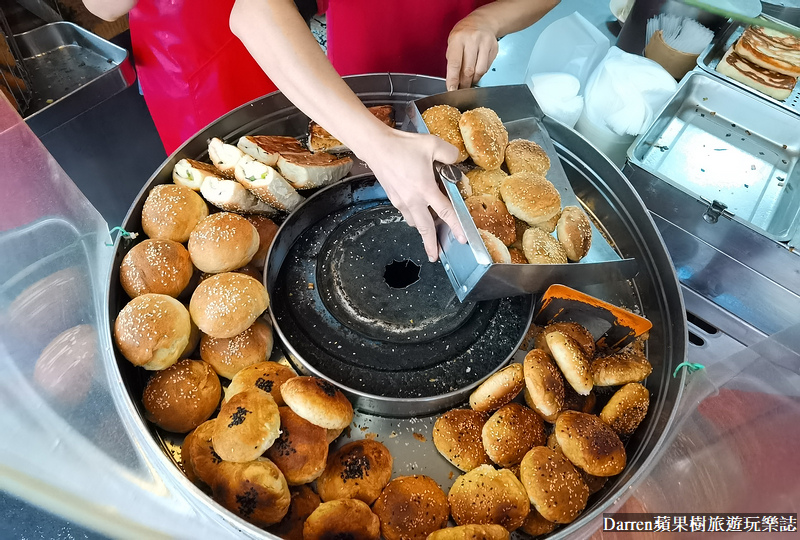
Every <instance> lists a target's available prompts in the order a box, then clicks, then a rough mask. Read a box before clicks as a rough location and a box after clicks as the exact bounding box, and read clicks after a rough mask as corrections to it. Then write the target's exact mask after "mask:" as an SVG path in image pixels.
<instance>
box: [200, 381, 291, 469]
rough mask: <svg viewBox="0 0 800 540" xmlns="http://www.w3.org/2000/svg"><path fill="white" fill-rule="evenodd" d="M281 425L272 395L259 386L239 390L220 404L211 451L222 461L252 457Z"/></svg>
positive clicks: (269, 443)
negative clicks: (212, 449)
mask: <svg viewBox="0 0 800 540" xmlns="http://www.w3.org/2000/svg"><path fill="white" fill-rule="evenodd" d="M280 428H281V416H280V413H279V412H278V406H277V405H276V404H275V400H274V399H272V396H271V395H269V394H268V393H267V392H264V391H262V390H259V389H258V388H253V389H250V390H245V391H243V392H239V393H238V394H236V395H235V396H233V397H231V398H230V399H228V401H226V402H224V403H223V404H222V406H221V407H220V408H219V414H218V415H217V423H216V425H215V426H214V435H213V438H212V441H213V443H214V451H215V452H216V453H217V454H219V456H220V457H221V458H222V459H224V460H225V461H235V462H237V463H242V462H245V461H253V460H254V459H256V458H258V457H259V456H260V455H261V454H263V453H264V452H265V451H266V450H267V448H269V447H270V446H272V443H274V442H275V440H276V439H277V438H278V436H279V435H280V432H281V429H280ZM281 477H283V475H282V474H281ZM284 481H285V480H284Z"/></svg>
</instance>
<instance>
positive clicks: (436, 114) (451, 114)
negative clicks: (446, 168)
mask: <svg viewBox="0 0 800 540" xmlns="http://www.w3.org/2000/svg"><path fill="white" fill-rule="evenodd" d="M422 120H423V121H424V122H425V125H426V126H427V127H428V131H429V132H430V133H431V134H432V135H436V136H437V137H439V138H441V139H444V140H445V141H447V142H449V143H450V144H452V145H453V146H455V147H456V148H458V161H456V163H461V162H462V161H464V160H465V159H467V158H468V157H469V154H468V153H467V148H466V147H465V146H464V138H463V137H462V136H461V130H460V129H459V127H458V121H459V120H461V112H460V111H459V110H458V109H456V108H455V107H451V106H450V105H435V106H433V107H431V108H430V109H426V110H425V112H423V113H422Z"/></svg>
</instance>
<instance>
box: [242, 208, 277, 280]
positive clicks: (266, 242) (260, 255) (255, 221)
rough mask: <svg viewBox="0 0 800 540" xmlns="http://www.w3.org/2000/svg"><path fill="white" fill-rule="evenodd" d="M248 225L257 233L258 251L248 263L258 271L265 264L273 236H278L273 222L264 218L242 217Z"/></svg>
mask: <svg viewBox="0 0 800 540" xmlns="http://www.w3.org/2000/svg"><path fill="white" fill-rule="evenodd" d="M244 217H245V219H247V221H249V222H250V224H251V225H252V226H253V227H255V228H256V231H258V251H256V254H255V255H253V259H252V260H251V261H250V263H251V264H252V265H253V266H255V267H256V268H258V269H263V268H264V265H265V264H266V262H267V253H268V252H269V248H270V246H272V241H273V240H275V235H276V234H278V225H276V224H275V222H274V221H272V220H271V219H269V218H268V217H264V216H244Z"/></svg>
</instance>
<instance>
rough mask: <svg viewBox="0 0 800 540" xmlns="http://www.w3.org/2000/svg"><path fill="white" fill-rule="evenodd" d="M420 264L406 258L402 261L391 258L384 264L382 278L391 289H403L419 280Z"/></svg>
mask: <svg viewBox="0 0 800 540" xmlns="http://www.w3.org/2000/svg"><path fill="white" fill-rule="evenodd" d="M419 271H420V266H419V265H417V264H415V263H414V262H413V261H409V260H408V259H406V260H404V261H397V260H393V261H392V262H391V263H389V264H387V265H386V270H385V271H384V272H383V280H384V281H385V282H386V284H387V285H388V286H389V287H391V288H393V289H405V288H406V287H408V286H409V285H413V284H414V283H416V282H417V281H419Z"/></svg>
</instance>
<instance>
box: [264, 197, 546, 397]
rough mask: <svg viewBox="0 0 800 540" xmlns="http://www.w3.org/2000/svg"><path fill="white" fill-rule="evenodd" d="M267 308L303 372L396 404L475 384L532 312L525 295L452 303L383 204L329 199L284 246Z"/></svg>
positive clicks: (412, 238)
mask: <svg viewBox="0 0 800 540" xmlns="http://www.w3.org/2000/svg"><path fill="white" fill-rule="evenodd" d="M321 195H322V194H321ZM302 210H306V209H302ZM271 304H272V311H273V315H274V317H275V320H276V322H277V324H278V326H279V327H280V329H281V331H282V332H283V334H284V336H285V338H286V341H287V343H288V345H290V347H291V348H292V349H294V351H295V352H296V353H297V354H298V355H299V356H300V357H301V358H302V360H303V361H304V362H305V363H306V364H308V365H309V366H310V367H312V368H313V369H315V370H317V371H318V372H320V373H322V374H323V375H325V376H327V377H329V378H331V379H332V380H334V381H336V382H339V383H341V384H343V385H344V386H347V387H349V388H351V389H353V390H358V391H362V392H366V393H369V394H373V395H380V396H384V397H397V398H419V397H429V396H437V395H441V394H444V393H447V392H450V391H453V390H457V389H460V388H463V387H465V386H468V385H470V384H472V383H474V382H476V381H478V380H480V379H482V378H483V377H485V376H486V375H488V374H489V373H491V372H492V371H494V370H495V369H497V367H498V366H499V365H500V364H502V363H503V362H504V361H505V360H506V359H507V358H508V357H509V356H510V355H511V354H512V353H513V351H514V350H515V348H516V347H517V345H518V343H519V340H520V339H521V337H522V335H523V334H524V333H525V331H526V330H527V327H528V324H529V321H530V315H531V310H532V298H531V297H530V296H519V297H514V298H505V299H501V300H493V301H487V302H479V303H477V304H461V303H460V302H459V301H458V299H457V298H456V296H455V294H454V292H453V288H452V286H451V285H450V282H449V280H448V278H447V275H446V274H445V272H444V269H443V268H442V266H441V263H438V262H437V263H430V262H428V259H427V256H426V255H425V252H424V250H423V247H422V241H421V239H420V238H419V234H418V233H417V232H416V230H414V229H412V228H411V227H409V226H408V225H406V224H405V222H403V221H402V217H401V216H400V214H399V213H398V212H397V210H395V209H394V207H392V206H391V205H390V204H389V203H388V201H386V200H381V201H374V200H370V201H361V202H354V203H352V204H349V205H347V206H344V207H342V208H335V204H333V201H332V207H331V211H330V213H329V214H327V215H325V216H323V217H322V218H321V219H320V220H319V221H317V222H316V223H314V224H313V225H311V226H310V227H308V228H306V229H305V230H304V231H303V232H302V233H301V234H300V235H299V236H298V237H297V239H296V240H295V242H294V244H293V245H292V246H291V248H289V250H288V252H287V255H286V257H285V258H284V262H283V265H282V266H281V268H280V271H279V272H278V274H277V279H276V281H275V284H274V289H273V294H272V298H271Z"/></svg>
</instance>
